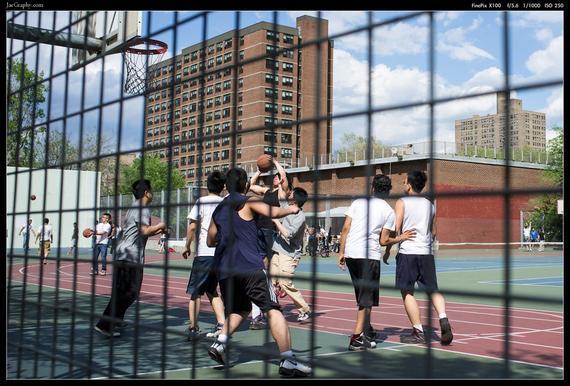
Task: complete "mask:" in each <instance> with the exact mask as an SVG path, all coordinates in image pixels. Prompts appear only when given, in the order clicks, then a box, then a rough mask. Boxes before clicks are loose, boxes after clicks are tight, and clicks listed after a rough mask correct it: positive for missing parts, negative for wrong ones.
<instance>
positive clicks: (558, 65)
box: [526, 35, 564, 80]
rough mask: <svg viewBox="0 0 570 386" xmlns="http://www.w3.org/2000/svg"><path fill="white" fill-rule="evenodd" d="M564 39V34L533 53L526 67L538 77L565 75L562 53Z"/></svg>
mask: <svg viewBox="0 0 570 386" xmlns="http://www.w3.org/2000/svg"><path fill="white" fill-rule="evenodd" d="M563 52H564V41H563V38H562V35H560V36H558V37H556V38H554V39H552V40H551V41H550V43H549V44H548V46H547V47H546V48H545V49H544V50H539V51H536V52H534V53H532V54H531V55H530V56H529V58H528V60H527V61H526V67H527V68H528V69H529V71H530V72H531V73H532V78H533V80H536V79H537V78H542V79H544V78H554V77H562V76H563V62H562V54H563Z"/></svg>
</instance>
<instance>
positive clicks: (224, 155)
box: [220, 150, 230, 159]
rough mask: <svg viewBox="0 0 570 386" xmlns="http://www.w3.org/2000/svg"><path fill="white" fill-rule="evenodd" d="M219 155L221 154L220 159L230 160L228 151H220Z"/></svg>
mask: <svg viewBox="0 0 570 386" xmlns="http://www.w3.org/2000/svg"><path fill="white" fill-rule="evenodd" d="M220 153H221V154H220V155H221V157H222V159H228V158H230V151H229V150H222V151H221V152H220Z"/></svg>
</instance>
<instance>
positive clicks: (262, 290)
mask: <svg viewBox="0 0 570 386" xmlns="http://www.w3.org/2000/svg"><path fill="white" fill-rule="evenodd" d="M220 291H221V292H222V300H223V301H224V307H225V313H226V316H227V315H229V314H241V313H249V312H250V311H251V303H252V302H253V303H255V304H256V305H257V306H258V307H259V308H260V309H261V311H262V312H267V311H269V310H272V309H276V310H281V307H280V306H279V303H278V302H277V296H276V295H275V291H274V290H273V285H272V284H271V280H269V278H268V277H267V271H266V270H264V269H260V270H258V271H253V272H247V273H243V274H237V275H235V276H233V277H230V278H226V279H222V280H220Z"/></svg>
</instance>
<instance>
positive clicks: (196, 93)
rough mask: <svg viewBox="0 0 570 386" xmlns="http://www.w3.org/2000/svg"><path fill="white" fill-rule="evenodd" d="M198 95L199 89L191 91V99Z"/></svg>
mask: <svg viewBox="0 0 570 386" xmlns="http://www.w3.org/2000/svg"><path fill="white" fill-rule="evenodd" d="M197 96H198V91H196V90H192V91H190V99H195V98H196V97H197Z"/></svg>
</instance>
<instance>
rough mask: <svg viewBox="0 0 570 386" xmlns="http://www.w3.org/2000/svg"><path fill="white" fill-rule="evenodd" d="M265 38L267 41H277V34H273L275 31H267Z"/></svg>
mask: <svg viewBox="0 0 570 386" xmlns="http://www.w3.org/2000/svg"><path fill="white" fill-rule="evenodd" d="M265 36H266V37H267V40H272V41H274V42H275V41H279V33H278V32H275V31H267V32H266V34H265Z"/></svg>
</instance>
